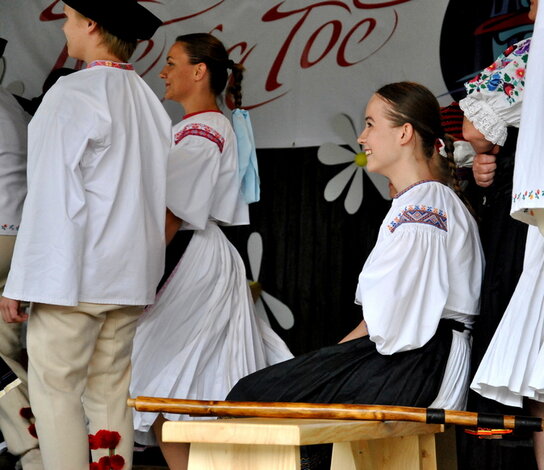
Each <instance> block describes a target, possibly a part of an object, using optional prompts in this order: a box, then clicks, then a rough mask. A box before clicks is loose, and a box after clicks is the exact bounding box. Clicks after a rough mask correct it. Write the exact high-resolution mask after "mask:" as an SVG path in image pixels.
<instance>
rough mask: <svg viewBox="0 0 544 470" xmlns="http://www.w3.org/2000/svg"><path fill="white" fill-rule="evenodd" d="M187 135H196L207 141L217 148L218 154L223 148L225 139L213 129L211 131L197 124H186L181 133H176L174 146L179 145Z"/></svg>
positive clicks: (208, 127)
mask: <svg viewBox="0 0 544 470" xmlns="http://www.w3.org/2000/svg"><path fill="white" fill-rule="evenodd" d="M189 135H197V136H199V137H203V138H204V139H208V140H210V141H212V142H213V143H215V144H216V145H217V146H218V147H219V151H220V152H222V151H223V147H224V145H225V138H224V137H223V136H222V135H221V134H219V132H217V131H216V130H215V129H212V128H211V127H210V126H206V125H205V124H199V123H194V124H187V125H186V126H185V127H184V128H183V129H182V130H181V131H179V132H177V133H176V134H175V135H174V142H175V144H176V145H177V144H179V143H180V142H181V141H182V140H183V139H184V138H185V137H187V136H189Z"/></svg>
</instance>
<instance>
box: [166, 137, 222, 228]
mask: <svg viewBox="0 0 544 470" xmlns="http://www.w3.org/2000/svg"><path fill="white" fill-rule="evenodd" d="M176 136H177V137H176V138H175V141H177V143H176V144H174V147H173V148H172V150H171V151H170V156H169V159H168V176H167V184H166V205H167V206H168V208H169V209H170V210H171V211H172V212H173V213H174V214H175V215H176V216H177V217H179V218H180V219H182V220H183V221H184V227H188V228H196V229H198V230H203V229H204V228H205V227H206V222H207V220H208V217H209V215H210V211H211V209H212V206H213V203H214V197H215V186H216V183H217V180H218V177H219V172H220V158H221V151H220V142H217V141H214V140H211V139H210V138H208V137H206V136H203V135H199V134H198V132H196V131H193V130H191V129H185V128H182V129H181V130H180V131H179V132H177V133H176ZM217 137H218V138H220V136H217Z"/></svg>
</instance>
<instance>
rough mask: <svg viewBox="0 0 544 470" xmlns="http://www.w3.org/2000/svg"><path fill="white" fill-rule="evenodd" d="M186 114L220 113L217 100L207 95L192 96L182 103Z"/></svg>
mask: <svg viewBox="0 0 544 470" xmlns="http://www.w3.org/2000/svg"><path fill="white" fill-rule="evenodd" d="M180 104H181V105H182V106H183V109H184V111H185V114H194V113H201V112H202V111H219V106H217V100H216V98H215V96H214V95H213V94H211V93H209V94H205V95H200V94H197V95H192V96H190V97H188V98H187V99H185V100H183V101H180Z"/></svg>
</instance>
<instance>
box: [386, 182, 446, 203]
mask: <svg viewBox="0 0 544 470" xmlns="http://www.w3.org/2000/svg"><path fill="white" fill-rule="evenodd" d="M423 183H440V181H438V180H421V181H418V182H416V183H414V184H411V185H410V186H408V187H407V188H404V189H403V190H402V191H400V192H398V193H397V194H395V195H394V196H393V199H398V198H399V197H401V196H402V195H403V194H404V193H407V192H408V191H410V189H412V188H414V187H415V186H419V185H420V184H423ZM440 184H442V183H440Z"/></svg>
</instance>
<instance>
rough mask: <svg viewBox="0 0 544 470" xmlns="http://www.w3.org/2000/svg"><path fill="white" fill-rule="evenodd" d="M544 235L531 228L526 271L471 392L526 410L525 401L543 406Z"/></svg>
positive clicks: (528, 234) (526, 252)
mask: <svg viewBox="0 0 544 470" xmlns="http://www.w3.org/2000/svg"><path fill="white" fill-rule="evenodd" d="M543 267H544V237H543V236H542V235H541V234H540V232H539V230H538V228H536V227H534V226H530V227H529V230H528V231H527V245H526V248H525V259H524V264H523V272H522V274H521V277H520V278H519V281H518V285H517V286H516V290H515V291H514V294H513V295H512V298H511V299H510V303H509V304H508V308H507V309H506V312H505V313H504V316H503V318H502V320H501V322H500V324H499V326H498V327H497V331H496V332H495V335H494V336H493V339H492V341H491V343H490V344H489V347H488V349H487V351H486V353H485V355H484V358H483V359H482V362H481V363H480V367H479V368H478V370H477V372H476V375H475V376H474V379H473V381H472V384H471V388H472V389H474V390H475V391H476V392H478V393H479V394H480V395H483V396H484V397H486V398H491V399H493V400H496V401H499V402H501V403H504V404H505V405H510V406H518V407H521V406H522V404H523V397H527V398H530V399H533V400H538V401H541V402H544V349H543V348H542V342H543V339H544V272H543Z"/></svg>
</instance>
